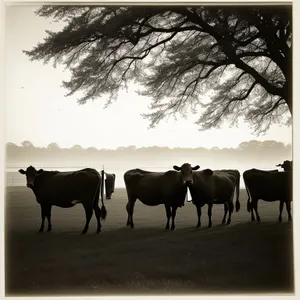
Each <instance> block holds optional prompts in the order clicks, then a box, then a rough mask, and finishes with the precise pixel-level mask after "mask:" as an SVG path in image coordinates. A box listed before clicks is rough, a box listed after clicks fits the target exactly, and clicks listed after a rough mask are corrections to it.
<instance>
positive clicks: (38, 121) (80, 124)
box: [5, 5, 292, 148]
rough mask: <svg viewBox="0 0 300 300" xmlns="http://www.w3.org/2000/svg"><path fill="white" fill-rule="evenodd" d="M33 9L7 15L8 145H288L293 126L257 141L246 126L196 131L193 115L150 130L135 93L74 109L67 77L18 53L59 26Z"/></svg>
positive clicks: (144, 104) (9, 11) (16, 9)
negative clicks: (253, 142) (65, 83)
mask: <svg viewBox="0 0 300 300" xmlns="http://www.w3.org/2000/svg"><path fill="white" fill-rule="evenodd" d="M36 8H37V6H29V5H26V6H11V7H7V11H6V57H5V63H6V65H5V66H6V83H5V87H6V92H5V93H6V97H5V100H6V101H5V105H6V121H5V126H6V141H10V142H14V143H16V144H21V142H22V141H24V140H30V141H31V142H32V143H33V144H34V145H35V146H47V145H48V144H49V143H51V142H56V143H58V144H59V145H60V146H61V147H71V146H73V145H75V144H80V145H81V146H83V147H90V146H94V147H97V148H116V147H119V146H128V145H136V146H137V147H143V146H151V145H157V146H168V147H208V148H210V147H214V146H217V147H236V146H238V144H239V143H241V142H243V141H247V140H251V139H258V140H267V139H268V140H269V139H272V140H277V141H282V142H283V143H285V144H287V143H291V142H292V128H291V127H289V128H288V127H284V126H283V127H279V126H273V127H272V128H271V129H270V130H269V132H268V133H267V134H266V135H264V136H261V137H257V136H255V135H252V134H251V129H250V128H249V125H248V124H246V125H245V124H242V125H240V127H239V128H229V127H227V128H223V129H220V130H210V131H206V132H200V131H198V127H197V126H196V125H195V124H194V121H195V120H196V116H193V115H192V114H191V116H190V117H189V118H188V119H187V120H183V119H179V120H178V121H175V120H173V118H172V117H171V118H169V120H168V121H164V122H161V123H160V124H159V125H158V126H157V127H156V128H155V129H150V130H148V128H147V127H148V125H149V121H148V120H144V119H143V118H142V116H140V114H141V113H144V112H147V110H148V108H147V106H148V105H149V103H150V101H149V99H147V98H145V97H140V96H138V95H136V94H135V93H134V88H133V87H132V88H131V89H130V90H129V91H128V93H126V92H125V91H124V92H122V93H121V94H120V97H119V99H118V101H117V102H116V103H113V104H112V105H111V106H109V107H108V108H107V109H103V106H104V102H103V100H101V99H99V100H97V101H95V102H88V103H87V104H85V105H80V106H79V105H78V104H77V102H76V99H77V97H76V96H77V95H75V96H72V97H64V95H65V94H66V92H67V91H66V90H64V89H63V88H61V82H62V80H64V79H68V78H69V75H70V73H69V72H68V71H67V70H66V71H64V70H63V68H62V67H58V68H56V69H54V68H53V67H52V64H48V65H43V63H42V62H30V61H29V59H28V57H27V56H26V55H25V54H23V53H22V50H30V49H32V47H33V46H35V45H36V44H37V42H39V41H40V42H41V41H42V40H43V38H44V37H45V36H46V33H45V30H46V29H49V30H55V29H59V28H61V24H58V23H54V22H51V21H50V20H48V19H44V18H41V17H37V16H35V14H34V10H36Z"/></svg>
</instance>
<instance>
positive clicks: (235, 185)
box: [213, 169, 241, 224]
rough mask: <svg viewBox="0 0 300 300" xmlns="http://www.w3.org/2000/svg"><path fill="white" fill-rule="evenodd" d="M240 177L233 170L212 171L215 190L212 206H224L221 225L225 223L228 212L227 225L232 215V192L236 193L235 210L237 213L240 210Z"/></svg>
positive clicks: (236, 171)
mask: <svg viewBox="0 0 300 300" xmlns="http://www.w3.org/2000/svg"><path fill="white" fill-rule="evenodd" d="M240 177H241V174H240V172H239V171H238V170H235V169H223V170H214V171H213V178H214V190H215V200H214V204H224V217H223V220H222V223H223V224H224V223H226V215H227V212H228V211H229V216H228V219H227V224H230V222H231V214H232V213H233V207H234V205H233V196H234V190H235V193H236V201H235V208H236V211H237V212H238V211H239V210H240V201H239V196H240Z"/></svg>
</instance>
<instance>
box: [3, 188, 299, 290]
mask: <svg viewBox="0 0 300 300" xmlns="http://www.w3.org/2000/svg"><path fill="white" fill-rule="evenodd" d="M5 200H6V201H5V234H6V242H5V288H6V291H5V293H6V296H62V295H77V296H78V295H94V296H96V295H112V294H115V295H127V294H144V295H146V294H147V295H149V294H166V295H168V294H178V295H179V294H191V295H192V294H198V295H202V294H210V295H212V294H228V293H232V294H237V293H241V294H244V293H247V294H249V293H250V294H252V293H255V294H257V293H259V294H261V293H268V294H276V293H286V294H288V293H293V292H294V276H293V274H294V269H293V226H292V223H288V222H287V213H286V210H285V208H284V212H283V222H282V223H278V221H277V218H278V210H279V209H278V207H279V202H274V203H266V202H263V201H259V204H258V207H259V213H260V216H261V219H262V222H261V223H257V222H251V221H250V214H249V213H248V212H247V210H246V200H247V197H246V193H245V190H243V189H241V195H240V202H241V210H240V211H239V212H238V213H236V212H234V213H233V216H232V223H231V224H230V225H223V224H221V220H222V217H223V206H222V205H214V207H213V217H212V222H213V227H212V228H207V224H208V217H207V206H205V207H204V209H203V210H202V218H201V221H202V227H201V228H199V229H196V228H195V226H196V224H197V215H196V208H195V207H194V205H193V204H192V203H190V202H187V203H186V204H185V206H184V207H182V208H179V209H178V211H177V216H176V229H175V231H166V230H165V229H164V227H165V223H166V217H165V210H164V206H157V207H147V206H145V205H143V204H142V203H141V202H139V201H137V202H136V206H135V211H134V222H135V229H130V228H129V227H126V220H127V213H126V210H125V205H126V203H127V196H126V191H125V189H123V188H117V189H116V190H115V193H114V194H113V197H112V200H105V205H106V208H107V211H108V215H107V219H106V220H105V221H102V232H101V233H100V234H99V235H97V234H96V233H95V232H96V220H95V217H94V216H93V218H92V220H91V223H90V227H89V231H88V233H87V234H86V235H81V231H82V229H83V227H84V223H85V215H84V210H83V207H82V206H81V205H76V206H75V207H73V208H69V209H63V208H58V207H53V209H52V226H53V227H52V232H50V233H48V232H44V233H41V234H39V233H38V230H39V227H40V222H41V217H40V215H41V213H40V206H39V205H38V204H37V202H36V201H35V197H34V195H33V193H32V191H31V190H30V189H27V188H26V187H21V186H10V187H7V188H6V199H5ZM46 224H47V223H46Z"/></svg>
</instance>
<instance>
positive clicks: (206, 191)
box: [174, 164, 240, 227]
mask: <svg viewBox="0 0 300 300" xmlns="http://www.w3.org/2000/svg"><path fill="white" fill-rule="evenodd" d="M174 169H175V170H178V171H180V172H181V173H182V176H183V178H184V179H185V178H188V177H191V178H192V179H191V180H190V182H189V190H190V192H191V197H192V203H193V204H194V205H195V206H196V208H197V216H198V223H197V227H200V226H201V214H202V210H201V209H202V207H203V206H204V205H205V204H207V205H208V218H209V223H208V227H211V226H212V222H211V216H212V206H213V204H224V217H223V220H222V223H225V222H226V215H227V212H228V211H229V216H228V220H227V224H230V222H231V214H232V212H233V207H234V205H233V197H234V191H235V190H236V196H237V198H236V210H237V211H238V210H239V209H240V202H239V184H240V173H239V171H238V170H216V171H212V170H210V169H206V170H203V171H197V172H193V170H191V166H190V165H189V164H186V165H185V168H183V167H177V166H174ZM186 180H187V179H186Z"/></svg>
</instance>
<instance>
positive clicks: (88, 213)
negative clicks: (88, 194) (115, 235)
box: [82, 205, 93, 234]
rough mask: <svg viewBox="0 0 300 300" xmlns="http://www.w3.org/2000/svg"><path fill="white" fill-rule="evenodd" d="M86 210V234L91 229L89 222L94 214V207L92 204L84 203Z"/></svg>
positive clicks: (84, 231)
mask: <svg viewBox="0 0 300 300" xmlns="http://www.w3.org/2000/svg"><path fill="white" fill-rule="evenodd" d="M83 207H84V210H85V217H86V222H85V226H84V229H83V231H82V234H86V233H87V231H88V229H89V224H90V221H91V218H92V215H93V207H92V206H91V205H83Z"/></svg>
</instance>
